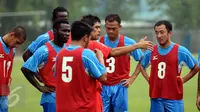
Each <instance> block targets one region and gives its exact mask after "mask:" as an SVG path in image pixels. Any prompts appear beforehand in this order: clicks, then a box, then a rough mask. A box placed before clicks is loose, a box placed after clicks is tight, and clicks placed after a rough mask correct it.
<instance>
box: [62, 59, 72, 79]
mask: <svg viewBox="0 0 200 112" xmlns="http://www.w3.org/2000/svg"><path fill="white" fill-rule="evenodd" d="M72 61H73V57H63V61H62V80H63V81H64V82H67V83H68V82H70V81H71V80H72V67H71V66H67V62H72ZM66 72H67V73H66ZM67 74H68V76H67Z"/></svg>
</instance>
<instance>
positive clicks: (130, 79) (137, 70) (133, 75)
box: [121, 63, 140, 87]
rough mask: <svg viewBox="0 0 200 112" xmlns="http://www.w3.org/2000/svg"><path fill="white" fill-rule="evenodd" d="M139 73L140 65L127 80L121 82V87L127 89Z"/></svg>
mask: <svg viewBox="0 0 200 112" xmlns="http://www.w3.org/2000/svg"><path fill="white" fill-rule="evenodd" d="M139 73H140V63H138V64H137V66H136V68H135V71H134V72H133V74H132V75H131V77H130V78H129V79H123V80H122V81H121V82H122V85H123V86H125V87H129V86H130V85H131V84H132V83H133V82H134V81H135V79H136V78H137V76H138V75H139Z"/></svg>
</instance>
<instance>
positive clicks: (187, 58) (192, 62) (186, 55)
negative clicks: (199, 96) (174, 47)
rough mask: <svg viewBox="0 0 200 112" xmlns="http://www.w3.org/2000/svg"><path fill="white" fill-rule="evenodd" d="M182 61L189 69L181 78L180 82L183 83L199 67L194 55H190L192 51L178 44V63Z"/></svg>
mask: <svg viewBox="0 0 200 112" xmlns="http://www.w3.org/2000/svg"><path fill="white" fill-rule="evenodd" d="M182 62H184V63H185V64H186V65H187V66H188V68H189V69H190V72H189V73H188V74H187V75H185V76H183V77H182V78H181V79H182V82H183V83H185V82H187V81H188V80H190V79H191V78H192V77H193V76H194V75H195V74H196V73H197V72H198V71H199V67H198V65H197V63H198V62H197V60H196V59H195V57H194V56H193V55H192V53H191V52H190V51H189V50H188V49H187V48H185V47H183V46H179V48H178V63H179V64H181V63H182ZM179 77H180V76H179Z"/></svg>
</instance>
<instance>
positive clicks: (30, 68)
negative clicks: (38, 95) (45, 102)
mask: <svg viewBox="0 0 200 112" xmlns="http://www.w3.org/2000/svg"><path fill="white" fill-rule="evenodd" d="M46 49H47V48H46V46H42V47H41V48H39V49H38V50H37V51H36V52H35V53H34V54H33V56H31V57H30V58H29V59H28V60H27V61H26V62H25V63H24V65H23V67H22V68H21V70H22V73H23V74H24V76H25V77H26V78H27V80H28V81H29V82H30V83H31V84H32V85H33V86H34V87H35V88H37V89H38V90H39V91H41V92H48V91H47V89H46V88H47V87H43V86H41V85H40V84H39V83H38V81H37V80H36V79H35V78H34V76H35V75H36V73H37V68H38V66H39V65H40V64H41V63H45V62H46V61H47V58H48V51H47V50H46ZM49 92H50V91H49Z"/></svg>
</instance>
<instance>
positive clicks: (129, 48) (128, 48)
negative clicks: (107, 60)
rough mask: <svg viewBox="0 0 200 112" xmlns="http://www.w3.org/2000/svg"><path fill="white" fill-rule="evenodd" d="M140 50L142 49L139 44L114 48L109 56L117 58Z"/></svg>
mask: <svg viewBox="0 0 200 112" xmlns="http://www.w3.org/2000/svg"><path fill="white" fill-rule="evenodd" d="M138 48H140V44H138V43H136V44H133V45H130V46H123V47H117V48H113V49H112V50H111V52H110V54H109V56H110V57H116V56H121V55H125V54H128V53H130V52H132V51H133V50H135V49H138Z"/></svg>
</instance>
